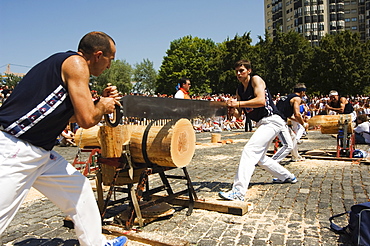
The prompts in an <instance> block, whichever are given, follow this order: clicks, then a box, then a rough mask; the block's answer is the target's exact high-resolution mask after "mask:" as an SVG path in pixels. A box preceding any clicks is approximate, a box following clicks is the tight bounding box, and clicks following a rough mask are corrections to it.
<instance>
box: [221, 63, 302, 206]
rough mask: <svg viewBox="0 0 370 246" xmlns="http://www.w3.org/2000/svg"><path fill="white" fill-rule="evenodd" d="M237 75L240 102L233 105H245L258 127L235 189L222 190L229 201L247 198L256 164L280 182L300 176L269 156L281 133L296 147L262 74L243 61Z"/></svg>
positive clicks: (232, 104) (238, 65)
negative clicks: (253, 70)
mask: <svg viewBox="0 0 370 246" xmlns="http://www.w3.org/2000/svg"><path fill="white" fill-rule="evenodd" d="M234 67H235V72H236V77H237V78H238V80H239V81H240V82H241V84H240V85H239V87H238V89H237V92H236V94H237V99H238V100H237V101H232V100H229V101H228V106H229V107H239V108H243V109H244V110H245V111H246V112H247V113H248V114H249V116H250V118H251V119H252V120H254V121H256V122H257V127H258V128H257V129H256V131H255V133H254V134H253V135H252V137H251V138H250V139H249V141H248V143H247V144H246V145H245V147H244V149H243V151H242V156H241V158H240V162H239V167H238V171H237V173H236V175H235V178H234V184H233V188H232V189H231V190H230V191H228V192H220V193H219V196H220V197H221V198H223V199H226V200H236V201H244V200H245V194H246V192H247V190H248V185H249V182H250V179H251V177H252V175H253V172H254V169H255V166H256V165H257V164H258V165H259V166H260V167H262V168H263V169H265V170H266V171H268V172H269V173H270V174H272V175H273V176H275V177H276V178H275V179H274V182H277V183H296V182H297V179H296V177H295V176H294V175H293V174H292V173H290V172H289V171H288V170H287V169H286V168H284V167H283V166H281V165H280V164H279V163H278V162H277V161H276V160H274V159H272V158H270V157H268V156H266V152H267V150H268V148H269V146H270V144H271V141H272V140H273V139H274V138H275V137H276V136H277V134H278V133H280V132H283V133H284V136H285V138H286V139H287V142H289V141H290V142H289V143H290V146H292V140H291V137H290V134H289V130H288V128H287V125H286V123H285V121H284V120H283V118H282V116H281V113H280V112H279V111H278V110H277V108H276V106H275V104H274V103H273V101H272V97H271V94H270V92H269V90H268V89H267V87H266V84H265V81H263V79H262V78H261V77H259V76H258V75H254V76H253V75H252V66H251V63H250V62H249V61H247V60H240V61H238V62H237V63H236V64H235V66H234Z"/></svg>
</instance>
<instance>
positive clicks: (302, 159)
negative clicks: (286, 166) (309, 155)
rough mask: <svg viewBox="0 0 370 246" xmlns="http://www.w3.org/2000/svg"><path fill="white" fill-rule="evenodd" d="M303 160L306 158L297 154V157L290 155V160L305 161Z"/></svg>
mask: <svg viewBox="0 0 370 246" xmlns="http://www.w3.org/2000/svg"><path fill="white" fill-rule="evenodd" d="M305 160H306V158H304V157H302V156H299V157H298V158H295V157H292V159H291V160H290V161H292V162H298V161H305Z"/></svg>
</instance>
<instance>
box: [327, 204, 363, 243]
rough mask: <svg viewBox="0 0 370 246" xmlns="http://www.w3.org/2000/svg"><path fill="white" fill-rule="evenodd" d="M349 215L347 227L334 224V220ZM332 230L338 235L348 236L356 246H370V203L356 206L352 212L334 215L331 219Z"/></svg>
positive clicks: (352, 208)
mask: <svg viewBox="0 0 370 246" xmlns="http://www.w3.org/2000/svg"><path fill="white" fill-rule="evenodd" d="M347 213H349V223H348V225H347V226H345V227H340V226H338V225H336V224H334V222H333V219H334V218H336V217H340V216H342V215H345V214H347ZM329 221H330V229H332V230H333V231H335V232H336V233H343V234H347V235H348V236H349V237H350V238H351V241H352V242H353V243H354V245H358V246H370V202H365V203H361V204H356V205H353V206H352V207H351V211H348V212H344V213H341V214H337V215H333V216H332V217H330V218H329Z"/></svg>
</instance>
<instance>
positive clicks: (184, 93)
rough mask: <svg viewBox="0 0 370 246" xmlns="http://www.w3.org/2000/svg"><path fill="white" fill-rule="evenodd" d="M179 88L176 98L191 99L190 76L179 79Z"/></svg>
mask: <svg viewBox="0 0 370 246" xmlns="http://www.w3.org/2000/svg"><path fill="white" fill-rule="evenodd" d="M178 86H179V89H178V91H177V92H176V94H175V96H174V97H175V98H178V99H190V96H189V90H190V86H191V83H190V80H189V79H188V78H181V79H180V81H179V85H178Z"/></svg>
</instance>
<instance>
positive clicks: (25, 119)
mask: <svg viewBox="0 0 370 246" xmlns="http://www.w3.org/2000/svg"><path fill="white" fill-rule="evenodd" d="M72 55H78V54H77V53H76V52H63V53H57V54H54V55H52V56H50V57H49V58H47V59H46V60H44V61H42V62H40V63H39V64H37V65H36V66H34V67H33V68H32V69H31V70H30V71H29V72H28V73H27V74H26V76H25V77H24V78H23V79H22V80H21V81H20V82H19V84H18V85H17V86H16V87H15V89H14V91H13V93H12V94H11V95H10V97H9V98H8V99H7V100H6V101H5V102H4V104H3V105H2V106H1V107H0V125H1V126H2V127H3V128H4V130H5V131H6V132H8V133H9V134H11V135H14V136H15V137H17V138H20V139H23V140H25V141H27V142H29V143H31V144H33V145H35V146H38V147H42V148H44V149H46V150H51V149H52V148H53V146H54V144H55V140H56V138H57V137H58V135H59V134H60V133H61V132H62V131H63V130H64V128H65V127H66V125H67V123H68V121H69V119H70V118H71V117H72V115H73V114H74V110H73V105H72V102H71V100H70V98H69V95H68V89H67V87H66V85H65V83H64V82H63V80H62V77H61V69H62V64H63V62H64V61H65V60H66V59H67V58H68V57H70V56H72Z"/></svg>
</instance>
